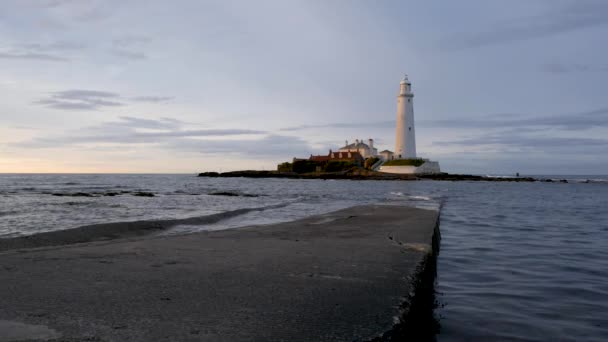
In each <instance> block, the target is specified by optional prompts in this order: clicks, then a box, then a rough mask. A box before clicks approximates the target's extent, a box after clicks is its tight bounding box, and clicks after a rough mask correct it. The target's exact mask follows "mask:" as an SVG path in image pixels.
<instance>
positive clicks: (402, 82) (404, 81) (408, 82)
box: [400, 74, 410, 84]
mask: <svg viewBox="0 0 608 342" xmlns="http://www.w3.org/2000/svg"><path fill="white" fill-rule="evenodd" d="M400 84H410V80H409V79H408V78H407V74H406V75H405V76H403V79H402V80H401V83H400Z"/></svg>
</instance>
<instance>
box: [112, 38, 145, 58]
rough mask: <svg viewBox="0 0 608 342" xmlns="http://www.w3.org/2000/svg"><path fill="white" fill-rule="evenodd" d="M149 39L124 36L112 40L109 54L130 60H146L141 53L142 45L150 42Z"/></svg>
mask: <svg viewBox="0 0 608 342" xmlns="http://www.w3.org/2000/svg"><path fill="white" fill-rule="evenodd" d="M150 40H151V39H150V38H149V37H145V36H135V35H126V36H123V37H120V38H116V39H114V40H112V48H111V49H110V52H111V53H112V54H114V55H115V56H118V57H123V58H127V59H131V60H138V59H139V60H141V59H147V58H148V56H147V55H146V54H145V53H144V52H141V51H140V50H141V47H142V45H144V44H146V43H148V42H150Z"/></svg>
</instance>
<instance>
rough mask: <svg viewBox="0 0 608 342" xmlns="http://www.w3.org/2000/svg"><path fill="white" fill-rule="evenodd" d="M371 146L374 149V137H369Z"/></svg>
mask: <svg viewBox="0 0 608 342" xmlns="http://www.w3.org/2000/svg"><path fill="white" fill-rule="evenodd" d="M369 148H370V149H372V150H373V149H374V139H369Z"/></svg>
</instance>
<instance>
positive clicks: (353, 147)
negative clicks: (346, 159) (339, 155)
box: [338, 139, 378, 159]
mask: <svg viewBox="0 0 608 342" xmlns="http://www.w3.org/2000/svg"><path fill="white" fill-rule="evenodd" d="M367 142H368V143H367V144H366V143H364V142H363V140H359V139H357V140H355V142H354V143H352V144H349V143H348V140H347V141H346V144H345V146H344V147H340V149H339V150H338V152H359V153H360V154H361V156H362V157H363V158H365V159H367V158H370V157H374V156H377V155H378V149H377V148H374V139H369V140H368V141H367Z"/></svg>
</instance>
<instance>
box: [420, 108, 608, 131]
mask: <svg viewBox="0 0 608 342" xmlns="http://www.w3.org/2000/svg"><path fill="white" fill-rule="evenodd" d="M419 123H420V124H421V125H424V126H426V127H445V128H465V129H480V128H519V129H521V128H532V127H534V128H540V127H542V128H555V129H560V130H567V131H577V130H585V129H590V128H608V108H599V109H595V110H591V111H585V112H578V113H570V114H560V115H554V116H523V117H522V116H521V115H514V114H503V115H495V116H489V117H484V118H469V119H466V118H458V119H446V120H432V121H431V120H427V121H420V122H419Z"/></svg>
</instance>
